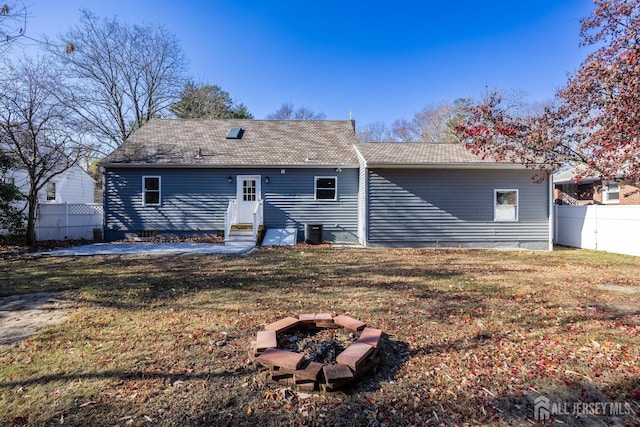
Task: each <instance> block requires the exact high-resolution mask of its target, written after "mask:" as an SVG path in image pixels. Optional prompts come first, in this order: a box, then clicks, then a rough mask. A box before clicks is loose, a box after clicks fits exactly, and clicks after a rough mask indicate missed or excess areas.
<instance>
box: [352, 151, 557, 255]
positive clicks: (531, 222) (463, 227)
mask: <svg viewBox="0 0 640 427" xmlns="http://www.w3.org/2000/svg"><path fill="white" fill-rule="evenodd" d="M357 149H358V152H359V158H360V162H361V167H362V169H361V171H362V174H361V186H362V189H363V194H364V196H363V198H362V204H361V213H360V215H361V218H362V224H363V226H364V229H363V230H362V235H363V236H366V238H365V240H364V242H363V243H364V244H366V245H367V246H400V247H407V246H411V247H421V246H439V247H508V248H527V249H551V248H552V246H551V237H552V235H551V219H550V214H551V210H550V194H551V188H550V185H549V180H548V179H546V178H548V172H546V171H543V172H541V173H542V174H543V177H542V178H545V179H543V180H542V181H543V182H537V180H533V179H532V175H533V174H534V172H533V171H531V170H529V169H526V168H524V167H523V166H522V165H519V164H513V163H507V162H495V161H491V160H488V159H485V160H482V159H480V158H479V157H477V156H475V155H474V154H472V153H471V152H470V151H468V150H467V149H465V148H464V145H462V144H431V143H430V144H425V143H415V142H414V143H363V144H358V145H357Z"/></svg>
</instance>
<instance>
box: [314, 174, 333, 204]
mask: <svg viewBox="0 0 640 427" xmlns="http://www.w3.org/2000/svg"><path fill="white" fill-rule="evenodd" d="M337 184H338V178H336V177H335V176H316V178H315V195H316V200H337V199H338V198H337V195H338V190H337V188H338V186H337Z"/></svg>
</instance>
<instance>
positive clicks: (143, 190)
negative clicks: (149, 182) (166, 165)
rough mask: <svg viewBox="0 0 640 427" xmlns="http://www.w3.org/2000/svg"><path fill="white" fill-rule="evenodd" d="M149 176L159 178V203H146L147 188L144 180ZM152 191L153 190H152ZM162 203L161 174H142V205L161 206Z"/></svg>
mask: <svg viewBox="0 0 640 427" xmlns="http://www.w3.org/2000/svg"><path fill="white" fill-rule="evenodd" d="M147 178H158V203H145V200H146V199H147V198H146V197H145V195H146V192H147V190H146V189H145V187H144V181H145V180H146V179H147ZM150 191H152V190H150ZM161 204H162V177H161V176H160V175H143V176H142V206H160V205H161Z"/></svg>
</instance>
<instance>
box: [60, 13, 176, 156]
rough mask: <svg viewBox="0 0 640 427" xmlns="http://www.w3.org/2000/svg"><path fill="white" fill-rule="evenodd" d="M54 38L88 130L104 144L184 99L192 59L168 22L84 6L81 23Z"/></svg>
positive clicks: (110, 145)
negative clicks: (136, 21)
mask: <svg viewBox="0 0 640 427" xmlns="http://www.w3.org/2000/svg"><path fill="white" fill-rule="evenodd" d="M60 42H61V43H62V44H63V45H64V46H66V48H65V49H64V52H62V49H61V48H60V43H52V42H49V43H48V45H49V49H50V50H51V51H52V52H55V53H56V55H57V58H58V59H59V60H60V62H61V64H62V65H63V66H64V67H65V69H66V75H67V78H68V90H67V91H66V93H65V96H66V98H67V99H69V100H70V102H71V104H70V106H71V107H73V109H74V110H75V112H76V113H77V114H78V116H79V117H81V118H82V122H81V123H82V125H83V128H84V130H86V131H87V132H90V133H91V134H92V136H93V137H94V138H95V139H96V140H97V141H99V142H100V143H101V144H102V146H103V148H107V149H112V148H115V147H117V146H119V145H120V144H122V143H123V142H124V141H125V140H126V139H127V138H128V137H129V135H130V134H131V133H132V132H133V131H134V130H135V129H137V128H139V127H140V126H142V125H143V124H145V123H146V122H147V121H149V120H150V119H152V118H154V117H158V116H162V115H164V114H167V113H168V107H169V105H171V104H172V103H173V102H174V101H176V100H177V99H178V96H179V93H180V90H181V89H182V87H183V85H184V82H185V78H184V73H185V71H186V59H185V57H184V55H183V53H182V50H181V48H180V44H179V42H178V39H177V38H176V37H175V36H174V35H173V34H172V33H171V32H169V31H168V30H167V29H166V28H164V27H162V26H157V25H152V24H141V25H133V26H130V25H127V24H122V23H120V22H118V21H117V19H116V18H111V19H102V20H101V19H99V18H98V17H96V16H95V15H94V14H93V13H91V12H89V11H87V10H83V11H82V14H81V17H80V24H79V25H77V26H75V27H73V28H72V29H71V30H69V31H68V32H67V33H65V34H64V35H63V36H61V38H60Z"/></svg>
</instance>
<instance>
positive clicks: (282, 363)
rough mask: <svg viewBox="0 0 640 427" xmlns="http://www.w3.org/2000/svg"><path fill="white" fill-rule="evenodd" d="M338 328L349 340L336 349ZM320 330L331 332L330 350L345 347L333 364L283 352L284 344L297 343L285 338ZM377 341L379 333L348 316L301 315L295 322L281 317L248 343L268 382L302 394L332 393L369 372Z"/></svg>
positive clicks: (292, 318) (376, 356) (294, 319)
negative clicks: (263, 369) (267, 370)
mask: <svg viewBox="0 0 640 427" xmlns="http://www.w3.org/2000/svg"><path fill="white" fill-rule="evenodd" d="M339 328H342V329H343V332H344V333H346V334H349V337H350V338H351V339H350V340H349V339H346V340H343V341H341V342H340V343H339V346H336V345H335V344H336V342H335V340H334V337H335V336H337V335H338V331H337V329H339ZM323 330H329V331H331V333H330V336H331V340H330V341H331V347H332V348H342V346H344V344H346V346H344V350H342V351H341V352H340V353H339V354H337V355H336V357H335V362H332V361H325V363H319V362H317V361H313V360H309V359H308V358H307V357H305V354H302V353H299V352H295V351H290V350H287V349H284V348H283V347H285V345H286V344H287V343H289V342H291V341H293V342H295V341H297V340H298V337H297V336H295V335H292V336H291V337H289V338H288V339H287V337H286V336H285V334H291V333H292V332H301V333H302V332H304V333H309V334H313V333H318V334H319V335H320V333H319V332H322V331H323ZM294 337H295V339H294ZM381 337H382V330H381V329H373V328H367V325H366V324H365V323H364V322H361V321H360V320H357V319H353V318H351V317H349V316H342V315H341V316H332V315H331V314H301V315H300V316H298V317H297V318H295V317H285V318H284V319H280V320H278V321H277V322H274V323H271V324H269V325H267V326H265V327H264V330H263V331H260V332H258V334H257V336H256V341H255V342H252V344H251V351H250V354H251V356H253V357H254V358H255V361H256V363H257V364H259V365H262V366H264V367H266V368H268V369H269V379H270V380H271V381H273V382H275V383H278V384H282V385H288V386H292V387H294V388H297V389H299V390H304V391H313V390H323V391H333V390H336V389H338V388H340V387H342V386H344V385H346V384H349V383H351V382H353V381H355V380H356V379H358V378H360V377H361V376H362V375H364V374H365V373H367V372H369V371H371V369H373V367H374V366H375V365H376V364H377V362H378V360H379V353H378V345H379V343H380V339H381ZM349 341H351V342H349ZM320 344H322V343H320Z"/></svg>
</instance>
